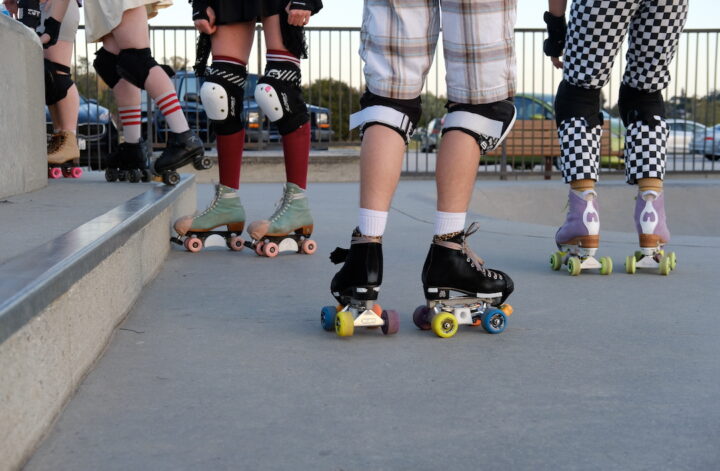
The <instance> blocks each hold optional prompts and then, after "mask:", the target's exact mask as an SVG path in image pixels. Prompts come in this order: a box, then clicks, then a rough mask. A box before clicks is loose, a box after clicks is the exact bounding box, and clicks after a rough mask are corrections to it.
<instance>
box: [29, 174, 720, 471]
mask: <svg viewBox="0 0 720 471" xmlns="http://www.w3.org/2000/svg"><path fill="white" fill-rule="evenodd" d="M477 188H478V190H479V191H476V194H475V198H474V200H473V205H472V211H473V214H472V215H471V220H473V219H475V220H479V221H480V222H481V225H482V226H481V231H480V232H479V233H477V234H476V235H474V236H473V237H472V238H471V239H470V244H471V245H472V246H473V248H474V249H475V251H476V252H477V253H478V254H479V255H480V256H482V257H484V258H485V260H486V262H487V264H488V266H490V267H497V268H500V269H503V270H505V271H507V272H508V273H509V274H510V275H511V276H512V277H513V279H514V280H515V286H516V292H515V293H514V294H513V295H512V296H511V298H510V300H509V301H510V302H511V303H512V304H513V306H514V308H515V313H514V314H513V315H512V317H510V319H509V325H508V328H507V330H506V331H505V332H504V333H502V334H500V335H489V334H485V333H483V332H482V331H481V330H478V329H473V328H468V327H465V328H462V329H461V331H460V332H458V334H457V335H456V336H455V337H454V338H452V339H447V340H441V339H439V338H437V337H435V336H434V335H433V334H432V333H431V332H424V331H420V330H418V329H417V328H415V327H414V325H413V323H412V320H411V315H412V312H413V310H414V309H415V307H416V306H417V305H419V304H421V303H422V302H423V299H422V291H421V286H420V279H419V273H420V269H421V266H422V263H423V260H424V257H425V254H426V251H427V248H428V244H429V241H430V237H431V234H432V225H431V221H432V218H433V211H434V183H433V182H430V181H405V182H402V183H401V185H400V187H399V189H398V192H397V194H396V198H395V201H394V207H393V210H392V211H391V215H390V222H389V225H388V230H387V234H386V237H385V239H384V251H385V282H384V284H383V290H382V292H381V297H380V301H381V303H382V305H383V306H385V307H386V308H394V309H397V310H398V311H399V312H400V313H401V316H402V319H401V328H400V332H399V333H398V334H397V335H395V336H392V337H384V336H383V335H382V334H381V333H380V332H379V331H377V330H374V331H370V330H361V331H359V332H357V333H356V335H355V336H354V337H352V338H338V337H337V336H336V335H335V334H334V333H328V332H325V331H323V330H322V329H321V328H320V323H319V314H320V308H321V307H322V306H323V305H325V304H333V300H332V298H331V296H330V294H329V292H328V285H329V282H330V279H331V277H332V275H333V274H334V273H335V271H336V270H337V268H338V267H335V266H333V265H332V264H331V263H330V262H329V261H328V258H327V255H328V253H329V252H330V251H332V249H334V248H335V246H336V245H341V246H347V244H348V240H349V236H350V231H351V230H352V228H353V227H354V225H355V219H356V210H355V208H356V205H357V193H358V190H357V184H329V183H328V184H315V185H313V186H312V187H311V189H310V192H309V197H310V200H311V205H312V207H313V210H314V215H315V218H316V226H315V227H316V233H315V234H314V238H315V239H316V241H317V242H318V245H319V250H318V252H317V253H316V254H315V255H312V256H306V255H297V254H281V255H280V256H279V257H278V258H276V259H267V258H261V257H258V256H256V255H255V254H254V253H252V252H250V251H248V250H244V251H242V252H240V253H232V252H229V251H228V250H227V249H225V248H224V247H220V246H218V247H213V248H208V249H206V250H205V251H203V252H201V253H199V254H191V253H188V252H185V251H184V250H183V249H182V248H180V247H176V249H175V250H173V251H172V252H171V255H170V257H169V259H168V260H167V262H166V264H165V266H164V268H163V270H162V271H161V273H160V274H159V276H158V277H157V278H156V280H155V281H154V282H153V283H152V284H151V285H149V287H148V288H147V289H146V290H145V292H144V293H143V295H142V296H141V298H140V300H139V302H138V303H137V304H136V306H135V308H134V309H133V310H132V312H131V313H130V315H129V317H128V319H127V321H126V322H125V323H124V324H123V325H122V326H121V327H120V329H119V330H118V331H117V333H116V336H115V339H114V340H113V341H112V343H111V345H110V346H109V348H108V351H107V352H106V354H105V355H104V357H103V358H102V359H100V360H99V362H98V364H97V366H96V368H95V369H94V371H92V372H91V373H90V374H89V376H88V377H87V378H86V380H85V382H84V383H83V385H82V386H81V387H80V389H79V390H78V392H77V395H76V396H75V397H74V399H73V400H72V401H71V402H70V403H69V404H68V406H67V408H66V410H65V411H64V413H63V415H62V416H61V417H60V419H59V420H58V422H57V424H56V426H55V427H54V429H53V430H52V431H51V433H50V434H49V436H48V437H47V439H46V440H45V442H44V443H43V444H42V446H41V447H40V448H39V449H38V451H37V452H36V453H35V455H34V457H33V458H32V460H31V461H30V462H29V463H28V465H27V467H26V469H27V470H58V469H68V470H70V469H72V470H127V469H152V470H177V469H213V470H214V469H232V470H235V469H247V470H255V469H262V470H287V469H293V470H296V469H297V470H299V469H302V470H306V469H308V470H369V469H372V470H405V469H408V470H410V469H412V470H437V469H448V470H466V469H467V470H477V469H483V470H495V469H498V470H507V469H533V470H534V469H540V470H543V469H548V470H558V469H583V470H594V469H597V470H608V469H618V470H641V469H642V470H644V469H652V470H660V469H668V470H683V469H688V470H690V469H692V470H703V469H718V468H719V467H720V447H718V443H720V407H718V404H719V403H720V362H718V358H720V343H719V342H718V341H717V338H718V336H720V322H718V317H717V305H718V301H720V296H719V295H718V292H717V291H715V289H716V284H717V280H718V275H720V267H719V266H718V260H720V237H719V236H718V232H717V221H718V217H717V209H713V207H716V206H717V205H716V204H715V202H716V201H717V199H718V196H720V181H718V180H702V181H682V180H672V181H669V182H668V187H667V199H668V206H669V212H670V216H669V217H670V223H671V230H672V231H673V243H672V246H670V247H668V249H669V250H674V251H676V252H677V254H678V267H677V270H676V271H674V272H673V273H672V274H671V275H670V276H669V277H663V276H660V275H657V274H655V273H647V272H646V273H638V274H636V275H627V274H625V273H624V272H623V268H622V261H623V260H624V258H625V256H626V255H629V254H632V253H633V251H634V250H635V248H636V243H637V236H636V235H634V234H632V233H631V232H632V230H633V229H632V225H631V223H630V220H629V218H630V215H631V213H632V204H633V201H632V196H633V195H632V192H628V189H627V188H625V187H624V186H622V185H620V184H616V183H613V182H607V183H605V184H603V185H602V186H601V195H602V197H605V195H608V196H607V198H606V200H607V202H608V203H607V204H606V203H604V201H606V200H601V211H602V217H603V223H604V224H605V221H614V220H615V219H613V218H616V222H609V223H608V226H609V227H608V228H607V229H609V230H606V231H604V232H603V240H604V242H603V244H602V249H601V252H602V253H601V254H600V255H610V256H612V257H613V259H614V261H615V273H614V274H613V275H611V276H608V277H605V276H600V275H598V274H593V273H583V274H582V275H581V276H579V277H569V276H568V275H567V274H566V273H565V272H564V271H563V272H552V271H551V270H550V268H549V266H548V256H549V255H550V253H552V252H553V250H554V244H553V235H554V232H555V230H556V225H557V224H559V223H560V222H561V221H562V219H563V206H564V204H565V191H566V190H565V187H564V185H562V184H560V183H559V182H557V181H553V182H486V181H483V182H478V185H477ZM211 191H212V189H211V187H210V186H209V185H203V186H202V187H201V188H199V192H198V195H199V196H198V197H199V207H204V205H205V204H207V201H208V200H209V198H210V196H211ZM616 192H617V193H621V194H622V195H623V197H622V198H617V200H613V199H612V196H611V195H610V194H611V193H616ZM242 195H243V201H244V204H245V206H246V209H247V211H248V215H249V218H251V219H253V218H259V217H266V216H267V215H269V214H270V213H271V211H272V206H273V203H274V202H275V201H276V200H277V199H278V198H279V197H280V185H278V184H247V185H244V186H243V191H242ZM502 195H506V196H505V197H502ZM520 195H522V196H520ZM530 202H531V203H530ZM482 214H491V215H492V216H494V217H489V216H483V215H482ZM616 214H623V215H624V216H623V217H622V218H621V217H619V216H616ZM515 215H517V216H518V217H519V219H520V220H515V219H516V218H515V217H514V216H515ZM526 216H532V218H531V220H530V222H526V221H525V220H524V219H530V218H529V217H526ZM623 218H624V219H623ZM673 221H675V222H673ZM218 245H220V244H218Z"/></svg>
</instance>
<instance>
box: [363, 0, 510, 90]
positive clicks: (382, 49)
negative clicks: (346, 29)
mask: <svg viewBox="0 0 720 471" xmlns="http://www.w3.org/2000/svg"><path fill="white" fill-rule="evenodd" d="M516 4H517V0H365V5H364V9H363V22H362V29H361V33H360V37H361V44H360V56H361V57H362V58H363V61H364V62H365V68H364V72H365V81H366V84H367V87H368V89H369V90H370V91H371V92H372V93H374V94H376V95H379V96H383V97H388V98H398V99H403V100H409V99H414V98H417V97H418V96H420V94H421V92H422V88H423V85H424V83H425V77H426V76H427V73H428V71H429V70H430V65H431V64H432V60H433V57H434V55H435V48H436V46H437V42H438V34H439V32H440V23H441V21H442V29H443V52H444V55H445V66H446V71H447V72H446V74H445V81H446V83H447V91H448V98H449V99H450V100H451V101H454V102H457V103H470V104H478V103H493V102H496V101H501V100H504V99H506V98H508V97H509V96H512V95H514V94H515V73H516V72H515V51H514V42H515V36H514V27H515V10H516ZM441 10H442V15H441Z"/></svg>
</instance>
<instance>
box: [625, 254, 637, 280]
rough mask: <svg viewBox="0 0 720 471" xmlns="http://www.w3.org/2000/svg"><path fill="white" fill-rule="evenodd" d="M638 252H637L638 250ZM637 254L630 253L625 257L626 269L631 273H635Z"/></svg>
mask: <svg viewBox="0 0 720 471" xmlns="http://www.w3.org/2000/svg"><path fill="white" fill-rule="evenodd" d="M636 253H637V252H636ZM636 260H637V259H636V258H635V255H628V256H627V257H625V271H626V272H627V273H630V274H631V275H632V274H634V273H635V261H636Z"/></svg>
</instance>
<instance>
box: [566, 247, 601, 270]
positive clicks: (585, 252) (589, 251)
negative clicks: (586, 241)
mask: <svg viewBox="0 0 720 471" xmlns="http://www.w3.org/2000/svg"><path fill="white" fill-rule="evenodd" d="M560 251H561V252H563V253H564V254H565V257H564V259H563V263H566V262H567V260H568V259H569V258H570V257H578V258H580V259H583V258H588V257H595V254H596V253H597V251H598V249H597V247H595V248H587V247H580V246H579V245H560ZM583 268H584V267H583Z"/></svg>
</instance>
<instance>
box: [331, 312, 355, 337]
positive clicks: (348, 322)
mask: <svg viewBox="0 0 720 471" xmlns="http://www.w3.org/2000/svg"><path fill="white" fill-rule="evenodd" d="M354 321H355V319H353V315H352V313H351V312H347V311H340V312H338V313H337V316H335V333H336V334H338V336H339V337H350V336H351V335H352V334H353V331H354V330H355V325H354Z"/></svg>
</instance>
